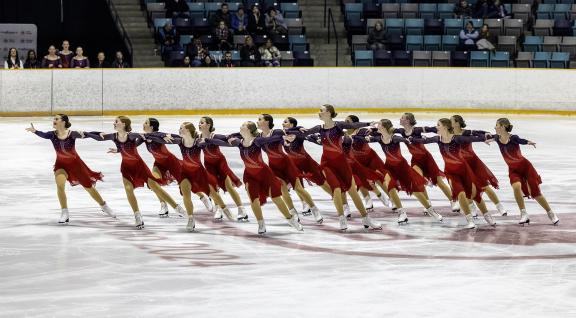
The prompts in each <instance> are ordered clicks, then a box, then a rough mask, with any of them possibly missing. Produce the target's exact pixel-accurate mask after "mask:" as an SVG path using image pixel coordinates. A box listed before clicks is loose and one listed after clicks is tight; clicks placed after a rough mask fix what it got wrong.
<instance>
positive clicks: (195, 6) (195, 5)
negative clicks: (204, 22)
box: [188, 2, 205, 19]
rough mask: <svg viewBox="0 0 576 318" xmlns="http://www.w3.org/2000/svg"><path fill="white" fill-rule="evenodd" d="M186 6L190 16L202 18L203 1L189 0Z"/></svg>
mask: <svg viewBox="0 0 576 318" xmlns="http://www.w3.org/2000/svg"><path fill="white" fill-rule="evenodd" d="M188 8H189V9H190V18H192V19H194V18H204V17H205V15H204V11H205V8H204V2H189V3H188Z"/></svg>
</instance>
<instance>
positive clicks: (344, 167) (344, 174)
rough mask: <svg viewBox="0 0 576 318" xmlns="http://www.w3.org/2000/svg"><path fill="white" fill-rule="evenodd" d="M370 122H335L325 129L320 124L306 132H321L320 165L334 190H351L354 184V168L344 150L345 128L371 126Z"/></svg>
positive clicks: (308, 133) (307, 133)
mask: <svg viewBox="0 0 576 318" xmlns="http://www.w3.org/2000/svg"><path fill="white" fill-rule="evenodd" d="M369 125H370V123H361V122H359V123H345V122H341V121H337V122H334V127H332V128H329V129H325V128H324V127H323V126H321V125H318V126H316V127H313V128H311V129H309V130H307V131H306V132H305V134H306V135H312V134H315V133H320V138H321V140H322V159H321V160H320V167H322V171H323V172H324V176H325V177H326V181H327V182H328V185H330V188H331V189H332V191H334V189H336V188H340V189H341V190H342V191H343V192H346V191H348V190H350V187H351V186H352V169H351V168H350V165H349V164H348V160H347V159H346V154H344V151H343V150H342V137H343V136H344V131H343V129H356V128H362V127H366V126H369Z"/></svg>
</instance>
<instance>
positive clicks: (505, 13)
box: [494, 0, 511, 19]
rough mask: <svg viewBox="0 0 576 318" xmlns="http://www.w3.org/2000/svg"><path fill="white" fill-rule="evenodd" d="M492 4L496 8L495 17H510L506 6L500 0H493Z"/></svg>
mask: <svg viewBox="0 0 576 318" xmlns="http://www.w3.org/2000/svg"><path fill="white" fill-rule="evenodd" d="M494 6H495V7H496V10H498V16H497V17H496V18H497V19H509V18H510V17H511V16H510V14H509V13H508V11H506V7H505V6H504V4H503V3H502V1H500V0H495V1H494Z"/></svg>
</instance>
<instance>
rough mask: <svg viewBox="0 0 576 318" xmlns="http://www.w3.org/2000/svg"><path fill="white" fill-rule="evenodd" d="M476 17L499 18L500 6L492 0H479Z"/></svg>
mask: <svg viewBox="0 0 576 318" xmlns="http://www.w3.org/2000/svg"><path fill="white" fill-rule="evenodd" d="M474 17H475V18H478V19H496V18H498V8H496V6H495V5H494V3H493V2H492V0H479V1H478V2H477V3H476V10H475V12H474Z"/></svg>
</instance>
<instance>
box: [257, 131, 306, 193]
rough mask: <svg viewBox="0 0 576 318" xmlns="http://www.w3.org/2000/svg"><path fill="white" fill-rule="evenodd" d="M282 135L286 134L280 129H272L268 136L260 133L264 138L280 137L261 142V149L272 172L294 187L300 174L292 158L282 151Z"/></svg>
mask: <svg viewBox="0 0 576 318" xmlns="http://www.w3.org/2000/svg"><path fill="white" fill-rule="evenodd" d="M284 135H286V134H285V133H284V131H283V130H282V129H274V130H272V131H271V132H270V135H268V136H263V135H262V134H260V137H264V138H269V137H280V139H274V140H276V141H272V142H267V143H265V144H263V145H262V150H264V151H265V152H266V154H267V155H268V165H269V166H270V169H272V171H273V172H274V174H275V175H276V176H277V177H278V178H280V180H282V181H284V182H285V183H286V184H287V185H289V186H292V187H294V186H295V185H296V181H297V180H298V179H300V178H301V177H302V175H301V174H300V171H299V170H298V168H297V167H296V165H295V164H294V162H293V161H292V159H290V157H288V156H287V155H286V153H285V152H284V148H283V145H284V139H283V138H282V136H284Z"/></svg>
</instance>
